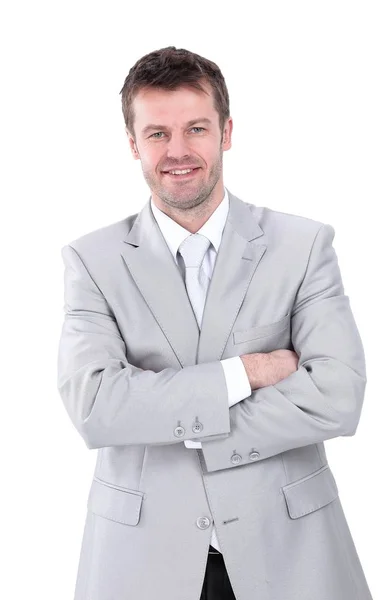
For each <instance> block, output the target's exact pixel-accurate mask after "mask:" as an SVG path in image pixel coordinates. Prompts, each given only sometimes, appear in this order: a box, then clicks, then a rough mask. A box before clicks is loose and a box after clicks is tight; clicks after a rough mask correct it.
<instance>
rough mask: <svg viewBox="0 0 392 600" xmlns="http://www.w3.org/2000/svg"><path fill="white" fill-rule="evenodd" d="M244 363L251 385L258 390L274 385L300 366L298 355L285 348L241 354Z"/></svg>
mask: <svg viewBox="0 0 392 600" xmlns="http://www.w3.org/2000/svg"><path fill="white" fill-rule="evenodd" d="M240 358H241V360H242V362H243V363H244V366H245V370H246V373H247V375H248V378H249V383H250V386H251V388H252V391H253V390H257V389H258V388H261V387H266V386H267V385H274V384H275V383H278V381H281V379H285V377H288V376H289V375H291V373H294V371H296V370H297V368H298V358H299V357H298V355H297V354H296V352H294V351H293V350H286V349H284V348H282V349H279V350H273V351H272V352H255V353H253V354H243V355H242V356H240Z"/></svg>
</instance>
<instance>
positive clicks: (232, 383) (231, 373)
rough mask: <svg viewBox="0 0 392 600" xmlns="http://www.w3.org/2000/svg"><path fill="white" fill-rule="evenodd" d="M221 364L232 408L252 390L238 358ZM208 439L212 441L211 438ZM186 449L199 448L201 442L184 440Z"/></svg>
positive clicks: (228, 359)
mask: <svg viewBox="0 0 392 600" xmlns="http://www.w3.org/2000/svg"><path fill="white" fill-rule="evenodd" d="M221 364H222V367H223V370H224V373H225V378H226V386H227V390H228V393H229V398H228V402H229V406H234V404H237V402H241V400H243V399H244V398H247V397H248V396H250V395H251V393H252V388H251V386H250V383H249V378H248V375H247V372H246V369H245V366H244V363H243V362H242V360H241V359H240V357H239V356H233V357H232V358H225V359H223V360H221ZM209 439H212V438H211V437H210V438H209ZM184 444H185V446H186V447H187V448H201V447H202V445H201V442H196V441H194V440H184Z"/></svg>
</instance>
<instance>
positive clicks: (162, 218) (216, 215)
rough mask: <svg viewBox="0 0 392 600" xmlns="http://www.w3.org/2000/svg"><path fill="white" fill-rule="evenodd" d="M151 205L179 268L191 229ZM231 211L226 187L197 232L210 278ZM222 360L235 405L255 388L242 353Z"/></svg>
mask: <svg viewBox="0 0 392 600" xmlns="http://www.w3.org/2000/svg"><path fill="white" fill-rule="evenodd" d="M150 206H151V210H152V212H153V215H154V217H155V219H156V221H157V223H158V226H159V228H160V230H161V232H162V235H163V237H164V239H165V241H166V243H167V245H168V247H169V250H170V252H171V254H172V255H173V260H174V261H175V263H176V265H177V267H178V268H180V265H179V263H178V261H177V251H178V248H179V246H180V244H181V243H182V242H183V241H184V240H185V238H187V237H188V236H189V235H190V232H189V231H188V230H187V229H185V228H184V227H182V226H181V225H179V224H178V223H176V221H174V220H173V219H171V218H170V217H169V216H168V215H166V214H165V213H164V212H163V211H161V210H160V209H159V208H158V207H157V206H156V205H155V204H154V202H153V201H152V198H150ZM228 212H229V196H228V193H227V190H226V188H225V195H224V197H223V200H222V202H221V203H220V204H219V206H218V207H217V208H216V209H215V211H214V212H213V213H212V215H211V216H210V218H209V219H208V221H207V222H206V223H204V225H203V226H202V227H201V228H200V229H199V230H198V232H197V233H201V234H202V235H204V236H206V238H208V239H209V240H210V242H211V244H210V246H209V248H208V250H207V252H206V254H205V257H204V260H203V263H202V268H203V270H204V272H205V273H206V275H207V277H208V278H209V279H210V280H211V277H212V273H213V270H214V266H215V261H216V256H217V253H218V250H219V246H220V243H221V239H222V233H223V229H224V226H225V223H226V219H227V215H228ZM220 362H221V365H222V368H223V371H224V374H225V378H226V385H227V391H228V404H229V406H233V404H236V403H237V402H240V401H241V400H243V399H244V398H247V397H248V396H250V395H251V393H252V388H251V386H250V383H249V379H248V375H247V373H246V370H245V367H244V363H243V362H242V360H241V358H240V357H239V356H234V357H232V358H226V359H224V360H221V361H220ZM184 444H185V446H186V447H187V448H202V445H201V442H197V441H194V440H184ZM211 545H212V546H214V547H215V548H217V549H218V550H220V548H219V544H218V540H217V537H216V533H215V526H213V529H212V539H211Z"/></svg>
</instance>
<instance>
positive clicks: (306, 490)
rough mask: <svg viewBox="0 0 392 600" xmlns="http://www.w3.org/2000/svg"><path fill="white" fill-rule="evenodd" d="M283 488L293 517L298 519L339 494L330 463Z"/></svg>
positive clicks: (324, 504)
mask: <svg viewBox="0 0 392 600" xmlns="http://www.w3.org/2000/svg"><path fill="white" fill-rule="evenodd" d="M282 490H283V493H284V496H285V498H286V504H287V509H288V511H289V515H290V517H291V518H292V519H298V517H302V516H303V515H307V514H309V513H311V512H313V511H315V510H318V509H319V508H322V507H323V506H326V505H327V504H329V503H330V502H332V500H335V498H337V496H338V495H339V491H338V488H337V485H336V481H335V478H334V476H333V474H332V471H331V469H330V467H329V465H325V466H323V467H321V469H318V471H315V472H314V473H311V474H310V475H307V476H306V477H303V478H302V479H298V480H297V481H294V482H293V483H289V484H287V485H285V486H283V487H282Z"/></svg>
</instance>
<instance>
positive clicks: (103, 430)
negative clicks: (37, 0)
mask: <svg viewBox="0 0 392 600" xmlns="http://www.w3.org/2000/svg"><path fill="white" fill-rule="evenodd" d="M121 98H122V109H123V114H124V119H125V124H126V133H127V136H128V139H129V143H130V148H131V152H132V154H133V157H134V158H135V159H136V160H140V161H141V166H142V170H143V174H144V177H145V180H146V182H147V183H148V186H149V188H150V190H151V196H150V198H149V200H148V202H147V203H146V204H145V205H144V206H143V208H142V210H141V211H140V212H139V213H136V214H133V215H131V216H128V217H126V218H125V219H123V220H121V221H119V222H116V223H114V224H111V225H108V226H106V227H103V228H101V229H98V230H95V231H92V232H90V233H87V234H85V235H83V236H82V237H79V238H78V239H76V240H74V241H72V242H70V243H69V244H67V245H66V246H64V247H63V248H62V257H63V260H64V265H65V274H64V288H65V293H64V295H65V306H64V310H65V317H64V323H63V328H62V332H61V338H60V343H59V354H58V389H59V393H60V395H61V398H62V400H63V402H64V405H65V408H66V410H67V412H68V415H69V417H70V419H71V420H72V423H73V424H74V426H75V427H76V429H77V431H78V432H79V433H80V435H81V436H82V438H83V440H84V442H85V444H86V446H87V447H88V448H90V449H97V450H98V453H97V462H96V467H95V471H94V475H93V477H92V481H91V487H90V491H89V495H88V499H87V514H86V522H85V528H84V534H83V541H82V548H81V553H80V560H79V568H78V573H77V580H76V589H75V600H136V599H137V600H158V599H159V600H199V599H203V600H218V599H222V600H223V599H224V600H233V599H236V600H370V599H371V598H372V596H371V593H370V591H369V588H368V585H367V582H366V579H365V575H364V573H363V569H362V566H361V563H360V560H359V557H358V555H357V552H356V549H355V545H354V542H353V539H352V536H351V534H350V530H349V528H348V525H347V522H346V519H345V515H344V512H343V509H342V505H341V502H340V498H339V491H338V487H337V484H336V481H335V478H334V476H333V474H332V471H331V468H330V466H329V464H328V459H327V456H326V452H325V448H324V441H325V440H328V439H331V438H335V437H338V436H352V435H354V434H355V432H356V429H357V426H358V422H359V419H360V414H361V409H362V405H363V399H364V392H365V386H366V370H365V358H364V351H363V346H362V342H361V338H360V335H359V332H358V330H357V327H356V323H355V321H354V317H353V314H352V311H351V308H350V303H349V298H348V296H347V295H345V293H344V288H343V283H342V279H341V275H340V270H339V266H338V261H337V257H336V253H335V251H334V248H333V245H332V242H333V239H334V229H333V227H332V226H331V225H329V224H324V223H322V222H319V221H315V220H313V219H309V218H305V217H301V216H298V215H294V214H287V213H282V212H278V211H275V210H273V209H270V208H267V207H260V206H258V204H259V200H258V198H257V194H255V197H252V198H251V199H250V200H252V201H251V202H245V201H243V200H241V199H239V198H238V197H236V196H235V195H234V194H232V193H231V192H230V191H229V190H228V189H227V188H226V187H225V186H224V184H223V171H222V159H223V151H226V150H228V149H229V148H230V147H231V134H232V126H233V121H232V118H231V116H230V111H229V96H228V92H227V88H226V84H225V80H224V78H223V76H222V73H221V71H220V70H219V68H218V67H217V65H216V64H215V63H213V62H211V61H209V60H207V59H205V58H203V57H201V56H199V55H197V54H194V53H192V52H189V51H187V50H183V49H182V50H180V49H176V48H175V47H168V48H163V49H161V50H158V51H155V52H151V53H150V54H147V55H146V56H143V57H142V58H141V59H140V60H138V61H137V62H136V64H135V65H134V66H133V67H132V68H131V69H130V71H129V74H128V75H127V77H126V79H125V82H124V85H123V87H122V90H121Z"/></svg>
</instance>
